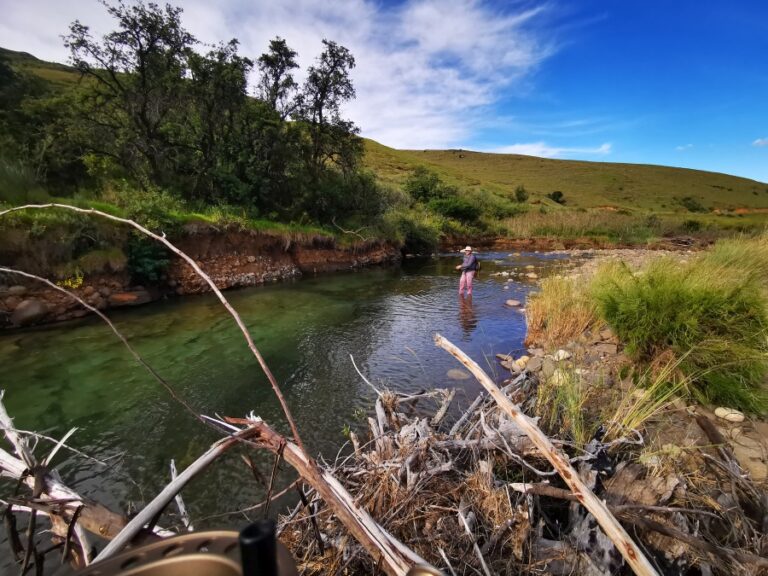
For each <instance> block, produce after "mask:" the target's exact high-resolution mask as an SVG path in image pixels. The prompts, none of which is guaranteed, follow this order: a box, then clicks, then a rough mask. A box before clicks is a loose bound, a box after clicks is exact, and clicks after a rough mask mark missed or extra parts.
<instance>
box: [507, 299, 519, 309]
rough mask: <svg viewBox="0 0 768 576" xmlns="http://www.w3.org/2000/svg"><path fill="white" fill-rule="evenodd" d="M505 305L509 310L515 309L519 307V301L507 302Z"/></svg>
mask: <svg viewBox="0 0 768 576" xmlns="http://www.w3.org/2000/svg"><path fill="white" fill-rule="evenodd" d="M505 304H506V305H507V306H509V307H511V308H517V307H518V306H520V300H507V301H506V302H505Z"/></svg>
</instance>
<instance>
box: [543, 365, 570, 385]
mask: <svg viewBox="0 0 768 576" xmlns="http://www.w3.org/2000/svg"><path fill="white" fill-rule="evenodd" d="M570 378H571V377H570V375H569V374H568V372H566V371H565V370H563V369H562V368H558V369H556V370H555V371H554V373H553V374H552V376H550V377H549V378H548V379H547V381H548V382H549V383H550V384H552V385H553V386H562V385H563V384H567V383H568V380H570Z"/></svg>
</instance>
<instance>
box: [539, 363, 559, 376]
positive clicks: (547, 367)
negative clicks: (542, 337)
mask: <svg viewBox="0 0 768 576" xmlns="http://www.w3.org/2000/svg"><path fill="white" fill-rule="evenodd" d="M555 370H556V366H555V361H554V360H552V358H544V360H543V362H542V364H541V373H542V374H543V375H544V378H547V379H549V378H551V377H552V375H553V374H554V373H555Z"/></svg>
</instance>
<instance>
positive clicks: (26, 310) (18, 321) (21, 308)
mask: <svg viewBox="0 0 768 576" xmlns="http://www.w3.org/2000/svg"><path fill="white" fill-rule="evenodd" d="M47 314H48V305H47V304H46V303H45V302H43V301H41V300H37V299H35V298H30V299H29V300H24V301H23V302H22V303H21V304H19V305H18V306H16V309H15V310H14V311H13V313H12V314H11V324H13V325H14V326H29V325H31V324H35V323H36V322H39V321H40V320H42V319H43V318H45V316H46V315H47Z"/></svg>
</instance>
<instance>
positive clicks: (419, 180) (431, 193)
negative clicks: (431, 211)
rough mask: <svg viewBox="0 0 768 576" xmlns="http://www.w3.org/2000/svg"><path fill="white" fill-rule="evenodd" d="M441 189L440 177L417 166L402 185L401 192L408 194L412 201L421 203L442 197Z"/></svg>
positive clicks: (427, 169)
mask: <svg viewBox="0 0 768 576" xmlns="http://www.w3.org/2000/svg"><path fill="white" fill-rule="evenodd" d="M442 187H443V183H442V182H441V181H440V177H439V176H438V175H437V174H436V173H435V172H432V170H430V169H429V168H426V167H424V166H417V167H416V169H415V170H414V171H413V172H412V173H411V175H410V176H409V177H408V179H407V180H406V181H405V184H403V190H405V191H406V192H408V193H409V194H410V195H411V196H412V197H413V199H414V200H420V201H422V202H429V201H430V200H431V199H433V198H440V197H442V196H443V192H442Z"/></svg>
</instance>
